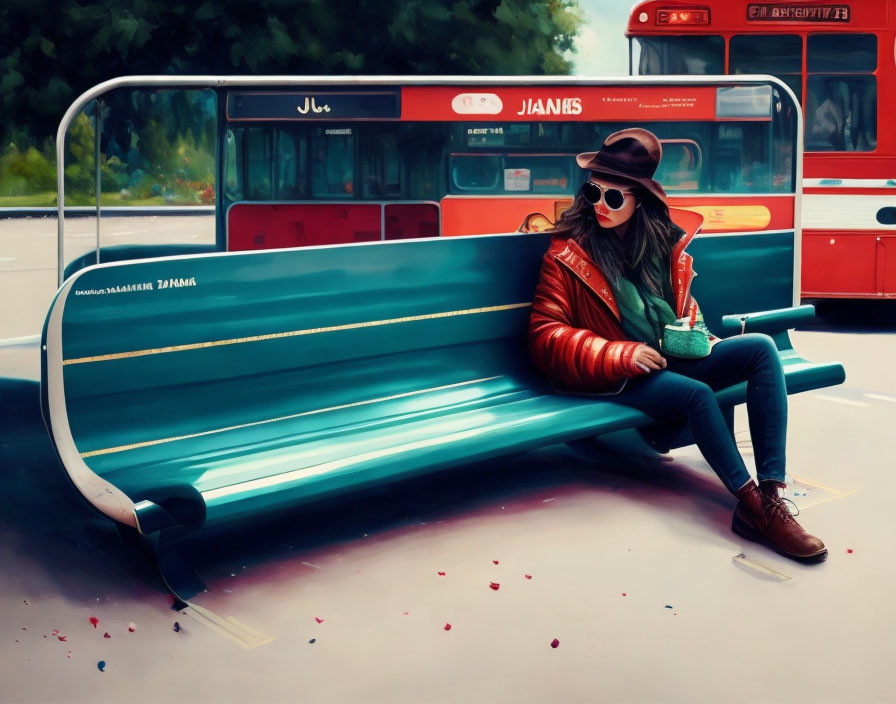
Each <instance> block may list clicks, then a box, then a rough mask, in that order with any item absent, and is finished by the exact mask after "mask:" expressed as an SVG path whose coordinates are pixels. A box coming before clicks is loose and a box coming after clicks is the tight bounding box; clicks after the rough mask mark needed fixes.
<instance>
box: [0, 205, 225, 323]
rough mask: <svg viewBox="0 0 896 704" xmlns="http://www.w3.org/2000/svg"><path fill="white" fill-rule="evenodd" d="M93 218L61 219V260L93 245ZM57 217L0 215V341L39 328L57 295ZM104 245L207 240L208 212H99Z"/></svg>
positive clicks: (210, 238)
mask: <svg viewBox="0 0 896 704" xmlns="http://www.w3.org/2000/svg"><path fill="white" fill-rule="evenodd" d="M96 238H97V233H96V218H92V217H69V218H66V221H65V247H64V256H65V261H66V263H68V262H70V261H72V260H73V259H75V258H76V257H78V256H80V255H82V254H84V253H86V252H88V251H90V250H96ZM57 239H58V237H57V231H56V218H55V217H53V218H21V219H19V218H15V219H6V220H4V219H0V340H2V339H6V338H10V337H20V336H26V335H33V334H35V333H38V332H40V329H41V326H42V325H43V322H44V316H45V315H46V313H47V309H48V308H49V307H50V302H51V301H52V300H53V296H54V295H56V288H57V286H56V281H57V266H56V264H57V261H58V255H57V244H56V243H57ZM100 240H101V242H102V244H103V246H104V247H106V246H113V245H132V244H184V243H187V244H190V243H194V244H212V243H214V241H215V223H214V218H213V217H212V216H209V215H190V216H163V215H160V216H152V217H114V218H113V217H103V220H102V224H101V227H100Z"/></svg>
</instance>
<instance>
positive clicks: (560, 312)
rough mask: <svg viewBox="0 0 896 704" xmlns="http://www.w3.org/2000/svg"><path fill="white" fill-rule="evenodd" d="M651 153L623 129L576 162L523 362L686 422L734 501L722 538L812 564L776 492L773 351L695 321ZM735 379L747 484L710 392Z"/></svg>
mask: <svg viewBox="0 0 896 704" xmlns="http://www.w3.org/2000/svg"><path fill="white" fill-rule="evenodd" d="M661 156H662V146H661V144H660V142H659V140H658V139H657V138H656V136H655V135H653V134H652V133H651V132H648V131H647V130H644V129H640V128H635V129H627V130H622V131H620V132H616V133H614V134H611V135H610V136H609V137H607V139H606V141H605V142H604V144H603V146H602V147H601V148H600V150H599V151H597V152H588V153H585V154H580V155H579V156H578V157H577V158H576V161H577V162H578V164H579V166H581V167H582V168H583V169H588V170H589V171H590V177H589V180H588V181H586V182H585V183H584V184H583V185H582V187H581V189H580V190H579V192H578V194H577V196H576V198H575V201H574V202H573V205H572V207H571V208H570V209H569V210H567V211H566V212H564V213H563V215H562V216H561V218H560V221H559V222H558V223H557V225H556V228H555V230H554V232H555V236H554V239H553V240H552V242H551V247H550V249H549V250H548V252H547V254H546V255H545V258H544V261H543V263H542V268H541V275H540V278H539V282H538V288H537V289H536V292H535V299H534V302H533V305H532V314H531V319H530V324H529V346H530V353H531V356H532V359H533V361H534V363H535V365H536V366H537V367H538V368H539V369H540V370H541V371H542V372H544V373H545V374H547V375H548V376H550V377H551V378H552V379H553V380H554V381H555V382H556V383H558V384H560V385H562V386H563V387H564V388H566V389H568V390H571V391H581V392H596V391H597V392H617V393H616V395H615V396H614V397H613V400H614V401H616V402H618V403H621V404H624V405H627V406H631V407H634V408H637V409H639V410H641V411H643V412H644V413H647V414H648V415H650V416H651V417H653V418H654V419H656V420H658V421H666V422H670V421H671V422H674V421H680V420H681V419H686V420H687V423H688V427H689V429H690V431H691V434H692V435H693V438H694V440H695V442H696V443H697V446H698V447H699V448H700V451H701V452H702V453H703V456H704V457H705V458H706V461H707V462H708V463H709V465H710V466H711V467H712V468H713V470H715V472H716V473H717V474H718V475H719V477H720V478H721V480H722V482H723V483H724V484H725V486H726V487H728V489H729V490H730V491H731V492H732V493H733V494H734V495H735V496H736V497H737V498H738V500H739V501H738V504H737V506H736V508H735V511H734V518H733V521H732V530H733V531H734V532H735V533H737V534H738V535H740V536H742V537H745V538H748V539H750V540H756V541H759V542H764V543H766V544H769V545H770V546H771V547H773V548H774V549H775V550H777V551H778V552H780V553H782V554H784V555H786V556H788V557H791V558H793V559H795V560H799V561H803V562H818V561H821V560H823V559H825V558H826V557H827V549H826V548H825V546H824V543H823V542H822V541H821V540H819V539H818V538H816V537H814V536H812V535H809V534H808V533H806V531H805V530H803V528H802V527H801V526H800V525H799V524H798V523H797V522H796V520H794V518H793V517H792V516H791V514H790V511H789V510H788V509H787V506H786V505H785V504H784V501H783V500H782V498H781V493H782V492H781V491H779V490H783V489H784V488H785V484H784V477H785V471H784V467H785V435H786V428H787V392H786V388H785V385H784V374H783V371H782V368H781V361H780V358H779V357H778V352H777V349H776V347H775V345H774V343H773V341H772V340H771V338H770V337H768V336H766V335H762V334H747V335H740V336H737V337H733V338H729V339H726V340H721V341H720V340H718V339H716V338H714V337H712V336H711V335H709V334H708V332H706V331H705V329H702V324H696V323H697V321H698V320H699V314H698V311H697V305H696V302H695V301H694V300H693V298H692V297H691V296H690V293H689V292H690V286H691V280H692V279H693V277H694V272H693V267H692V260H691V257H690V256H689V255H688V254H685V252H684V248H685V246H686V245H687V243H688V241H689V240H690V239H691V237H693V235H690V236H684V231H683V230H682V229H681V228H679V227H677V226H676V225H675V224H673V223H672V221H671V219H670V217H669V208H668V206H667V204H666V193H665V191H663V188H662V187H661V186H660V184H659V183H657V182H656V181H654V180H653V175H654V173H655V172H656V168H657V166H658V165H659V162H660V158H661ZM744 285H750V283H749V282H744ZM667 326H670V327H671V329H667ZM675 337H677V338H678V339H677V340H673V338H675ZM663 338H665V340H663ZM673 341H676V342H679V343H681V344H680V345H678V346H677V348H673V345H672V342H673ZM663 342H665V343H666V344H665V345H663ZM701 348H702V349H701ZM673 353H674V354H677V355H679V356H673ZM743 381H746V382H747V412H748V415H749V422H750V434H751V436H752V439H753V449H754V452H755V457H756V469H757V475H758V480H759V484H758V486H757V484H756V483H755V482H754V481H753V479H752V478H751V476H750V474H749V472H748V471H747V468H746V466H745V465H744V461H743V458H742V457H741V456H740V453H739V452H738V450H737V445H736V444H735V442H734V439H733V438H732V436H731V433H730V431H729V429H728V426H727V424H726V422H725V419H724V416H723V413H722V410H721V408H720V407H719V404H718V402H717V401H716V399H715V396H714V393H713V392H714V391H716V390H719V389H722V388H725V387H727V386H731V385H733V384H738V383H740V382H743Z"/></svg>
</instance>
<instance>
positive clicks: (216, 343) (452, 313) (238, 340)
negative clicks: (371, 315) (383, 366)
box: [62, 302, 532, 365]
mask: <svg viewBox="0 0 896 704" xmlns="http://www.w3.org/2000/svg"><path fill="white" fill-rule="evenodd" d="M531 305H532V303H531V302H530V303H509V304H507V305H502V306H488V307H486V308H467V309H466V310H449V311H446V312H444V313H427V314H425V315H408V316H405V317H403V318H389V319H388V320H369V321H367V322H363V323H348V324H346V325H330V326H328V327H323V328H308V329H306V330H290V331H288V332H274V333H269V334H267V335H253V336H251V337H234V338H231V339H229V340H211V341H209V342H194V343H191V344H187V345H171V346H169V347H157V348H154V349H148V350H132V351H130V352H115V353H112V354H98V355H94V356H92V357H73V358H72V359H64V360H62V364H63V365H65V364H87V363H89V362H107V361H109V360H112V359H127V358H129V357H145V356H147V355H153V354H167V353H169V352H184V351H187V350H198V349H204V348H206V347H221V346H223V345H240V344H243V343H245V342H261V341H263V340H276V339H279V338H286V337H299V336H301V335H317V334H320V333H325V332H338V331H340V330H357V329H358V328H373V327H377V326H380V325H396V324H398V323H413V322H417V321H419V320H436V319H438V318H454V317H457V316H461V315H477V314H479V313H497V312H499V311H502V310H514V309H516V308H528V307H529V306H531Z"/></svg>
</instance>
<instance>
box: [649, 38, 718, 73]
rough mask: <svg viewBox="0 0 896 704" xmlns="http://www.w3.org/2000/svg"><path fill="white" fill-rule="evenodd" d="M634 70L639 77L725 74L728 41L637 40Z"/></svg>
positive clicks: (709, 39) (694, 39)
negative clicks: (670, 74)
mask: <svg viewBox="0 0 896 704" xmlns="http://www.w3.org/2000/svg"><path fill="white" fill-rule="evenodd" d="M632 67H633V69H635V70H636V72H637V74H638V75H642V76H647V75H651V76H656V75H663V74H669V73H687V74H709V73H724V72H725V40H724V39H722V37H719V36H707V37H636V38H635V41H634V42H632Z"/></svg>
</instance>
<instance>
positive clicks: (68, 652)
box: [65, 650, 72, 660]
mask: <svg viewBox="0 0 896 704" xmlns="http://www.w3.org/2000/svg"><path fill="white" fill-rule="evenodd" d="M65 657H67V658H68V659H69V660H71V659H72V651H71V650H69V651H67V652H66V653H65Z"/></svg>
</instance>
